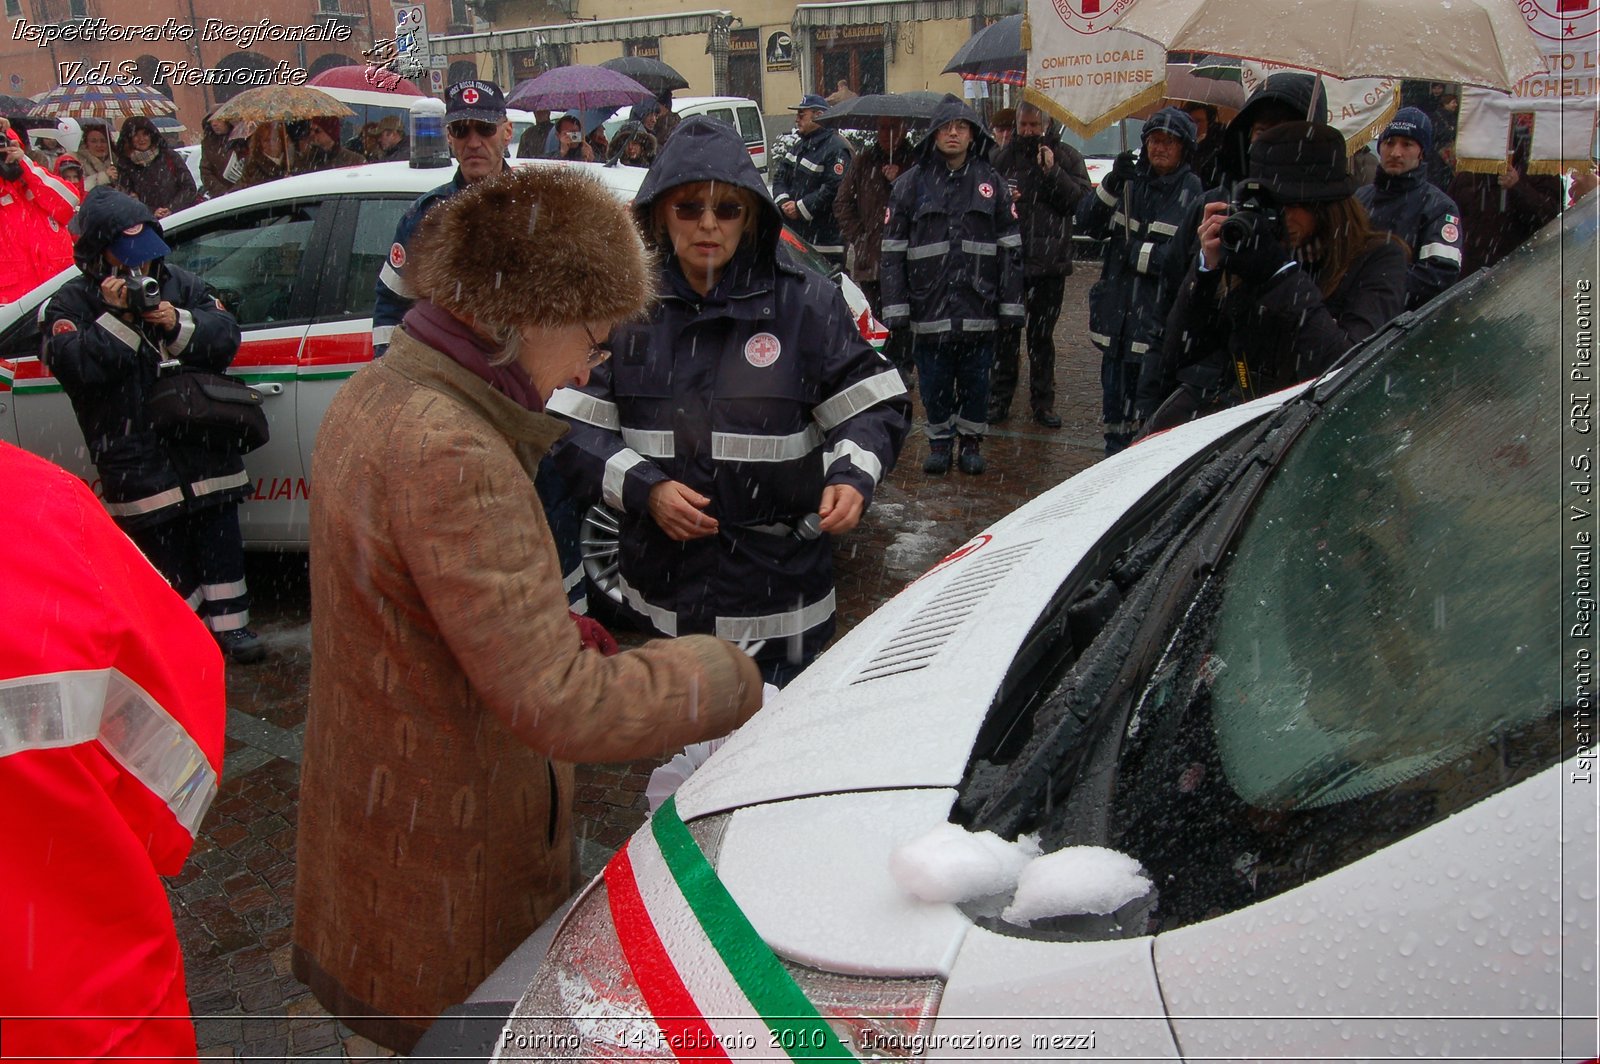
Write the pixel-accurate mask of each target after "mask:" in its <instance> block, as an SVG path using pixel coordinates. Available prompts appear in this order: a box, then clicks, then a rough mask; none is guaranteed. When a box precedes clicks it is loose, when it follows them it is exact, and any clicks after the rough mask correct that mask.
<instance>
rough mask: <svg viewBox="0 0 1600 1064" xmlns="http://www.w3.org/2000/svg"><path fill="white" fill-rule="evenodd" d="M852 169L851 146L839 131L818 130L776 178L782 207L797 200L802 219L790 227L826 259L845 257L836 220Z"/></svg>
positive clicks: (776, 195) (774, 186) (775, 188)
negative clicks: (835, 208) (846, 175)
mask: <svg viewBox="0 0 1600 1064" xmlns="http://www.w3.org/2000/svg"><path fill="white" fill-rule="evenodd" d="M849 168H850V145H849V144H847V143H846V142H845V139H844V138H843V137H841V136H840V135H839V134H838V132H837V131H836V130H832V129H816V130H813V131H812V132H811V133H810V134H809V135H808V136H804V137H801V138H800V140H799V142H798V143H797V144H796V145H795V149H794V161H793V162H792V163H788V162H787V160H785V165H784V166H783V167H782V168H781V169H780V170H779V171H778V172H777V173H776V174H774V175H773V179H772V198H773V200H774V201H775V202H776V203H777V204H778V206H779V207H782V206H783V204H784V201H785V200H794V203H795V207H796V208H797V209H798V210H799V211H800V217H799V218H796V219H793V220H792V221H791V222H790V223H789V226H790V228H791V229H793V230H794V231H795V232H796V233H798V234H799V235H800V237H801V239H803V240H805V241H806V243H808V244H810V245H811V246H812V247H814V248H816V249H817V250H818V251H820V252H822V253H823V254H824V255H836V256H842V255H843V254H844V237H843V236H841V235H840V233H839V221H838V219H837V218H835V217H834V216H833V201H834V198H835V197H836V196H838V194H839V185H840V183H841V182H843V181H844V173H845V171H846V170H848V169H849Z"/></svg>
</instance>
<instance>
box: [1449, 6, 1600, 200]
mask: <svg viewBox="0 0 1600 1064" xmlns="http://www.w3.org/2000/svg"><path fill="white" fill-rule="evenodd" d="M1519 6H1520V7H1521V9H1522V14H1523V17H1524V18H1526V19H1527V20H1528V26H1529V27H1530V28H1531V29H1532V30H1533V32H1534V35H1535V36H1536V37H1538V38H1539V44H1540V46H1541V48H1542V49H1543V51H1544V59H1545V71H1544V73H1542V74H1535V75H1533V76H1532V77H1527V78H1523V79H1522V80H1521V81H1519V82H1517V84H1516V85H1515V86H1513V87H1512V91H1511V94H1510V95H1509V96H1508V95H1506V94H1505V93H1503V92H1490V91H1489V90H1487V89H1475V88H1470V87H1463V88H1462V92H1461V120H1460V124H1459V125H1458V126H1457V128H1456V168H1457V169H1458V170H1470V171H1474V172H1476V173H1490V174H1497V173H1503V172H1504V171H1505V169H1506V162H1507V159H1508V158H1509V156H1510V154H1511V152H1512V149H1513V147H1517V146H1521V145H1526V146H1527V150H1528V172H1529V173H1532V174H1559V173H1564V172H1565V171H1567V170H1569V169H1572V168H1573V167H1577V168H1579V169H1583V170H1588V169H1591V168H1592V167H1593V165H1594V151H1595V113H1596V108H1597V106H1600V95H1597V89H1600V83H1597V80H1596V73H1597V72H1596V69H1595V66H1596V59H1595V53H1596V52H1597V51H1600V5H1597V2H1596V0H1521V3H1520V5H1519ZM1519 142H1520V144H1519Z"/></svg>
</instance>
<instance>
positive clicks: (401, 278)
mask: <svg viewBox="0 0 1600 1064" xmlns="http://www.w3.org/2000/svg"><path fill="white" fill-rule="evenodd" d="M466 187H467V183H466V182H465V181H464V180H462V177H461V170H460V168H457V170H456V176H455V177H453V178H451V179H450V180H449V181H447V182H445V183H444V184H442V185H440V186H439V187H438V188H433V189H429V190H428V191H427V192H424V193H423V194H422V195H420V196H418V197H417V198H416V201H415V202H413V203H412V204H411V206H410V207H408V208H406V213H404V214H402V215H401V216H400V224H399V225H397V226H395V229H394V243H393V244H392V245H390V247H389V261H388V262H385V263H384V264H383V269H381V270H379V271H378V284H377V288H376V293H375V295H376V298H375V300H374V302H373V306H372V357H374V358H379V357H381V356H382V355H383V353H384V352H385V351H387V350H388V349H389V334H390V333H392V332H394V327H395V326H396V325H399V324H400V319H402V318H404V317H405V316H406V311H408V310H410V309H411V304H413V303H415V302H416V301H417V297H416V293H414V292H412V291H411V286H410V285H409V284H407V283H406V256H407V255H408V254H409V250H410V245H411V235H412V234H413V233H415V232H416V231H417V226H419V225H421V224H422V219H423V217H424V216H425V215H426V214H427V213H428V212H429V211H431V210H433V208H434V207H436V206H437V205H438V204H440V203H443V202H444V201H445V200H447V199H449V198H450V197H451V196H454V195H455V194H456V193H458V192H460V191H462V190H463V189H465V188H466Z"/></svg>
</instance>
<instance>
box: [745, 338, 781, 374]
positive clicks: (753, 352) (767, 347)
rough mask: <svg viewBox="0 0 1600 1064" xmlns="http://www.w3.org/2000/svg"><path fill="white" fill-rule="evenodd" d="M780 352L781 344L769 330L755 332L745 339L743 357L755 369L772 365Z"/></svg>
mask: <svg viewBox="0 0 1600 1064" xmlns="http://www.w3.org/2000/svg"><path fill="white" fill-rule="evenodd" d="M782 353H783V345H782V344H781V343H779V342H778V338H777V337H776V336H773V335H772V334H771V333H769V332H759V333H756V334H755V335H754V336H752V337H750V339H749V340H746V341H745V345H744V359H745V361H746V362H748V363H750V364H751V365H752V366H755V367H756V368H757V369H762V368H765V367H767V366H770V365H772V364H773V363H774V362H776V361H778V356H779V355H780V354H782Z"/></svg>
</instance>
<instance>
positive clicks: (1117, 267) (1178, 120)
mask: <svg viewBox="0 0 1600 1064" xmlns="http://www.w3.org/2000/svg"><path fill="white" fill-rule="evenodd" d="M1158 131H1159V132H1164V133H1167V134H1170V135H1171V136H1173V137H1176V138H1177V139H1178V140H1179V141H1180V142H1181V143H1182V144H1183V161H1182V162H1180V163H1179V164H1178V168H1177V169H1176V170H1174V171H1172V172H1171V173H1170V174H1157V173H1155V172H1154V171H1152V170H1151V169H1150V164H1149V162H1148V161H1147V158H1141V159H1140V160H1139V164H1138V167H1137V169H1136V170H1135V171H1134V176H1133V177H1132V178H1131V179H1130V180H1129V181H1128V184H1127V185H1126V187H1124V188H1123V189H1122V192H1121V194H1119V195H1112V194H1111V193H1110V192H1107V191H1106V189H1105V187H1104V186H1103V185H1102V186H1100V187H1098V188H1096V189H1095V190H1094V192H1093V194H1091V195H1088V196H1085V197H1083V201H1082V202H1081V203H1080V204H1079V205H1078V219H1077V221H1078V228H1079V229H1080V230H1082V231H1083V232H1084V233H1086V234H1088V235H1089V236H1091V237H1094V238H1095V239H1096V240H1102V241H1104V242H1105V247H1104V259H1103V265H1102V266H1101V270H1100V280H1098V281H1096V282H1095V284H1094V287H1093V288H1091V289H1090V290H1089V339H1090V340H1092V341H1093V342H1094V344H1095V346H1096V347H1098V348H1100V350H1101V351H1104V352H1107V353H1112V354H1120V355H1121V356H1122V357H1123V358H1125V359H1129V360H1133V361H1138V360H1141V359H1143V357H1144V356H1145V355H1146V354H1147V353H1149V352H1150V351H1152V350H1155V349H1157V348H1159V347H1160V346H1161V337H1162V333H1163V330H1164V329H1165V328H1166V322H1167V312H1168V311H1169V310H1171V309H1172V302H1173V300H1174V299H1176V298H1177V294H1178V286H1179V285H1180V284H1181V283H1182V282H1183V276H1184V273H1185V271H1186V270H1187V269H1188V265H1189V264H1188V263H1187V262H1186V261H1184V258H1183V253H1182V251H1181V247H1182V244H1181V241H1179V240H1178V239H1177V237H1178V235H1179V233H1180V232H1181V229H1182V226H1183V224H1184V220H1185V219H1186V218H1187V217H1188V216H1189V213H1190V210H1191V209H1192V208H1193V206H1194V204H1195V203H1197V202H1198V201H1199V199H1200V191H1201V190H1200V178H1199V177H1197V176H1196V175H1195V173H1194V171H1192V170H1191V169H1189V159H1190V158H1191V157H1192V156H1193V155H1194V150H1195V125H1194V120H1193V119H1191V118H1190V117H1189V116H1188V115H1186V114H1184V113H1183V112H1182V111H1180V110H1178V109H1177V108H1176V107H1163V108H1162V109H1161V110H1159V111H1157V112H1156V113H1155V114H1154V115H1152V116H1151V117H1150V120H1149V121H1148V122H1146V123H1145V125H1144V131H1143V134H1142V135H1143V137H1144V139H1145V140H1146V141H1148V140H1149V138H1150V135H1151V134H1152V133H1156V132H1158ZM1142 154H1143V155H1144V156H1146V157H1147V156H1148V154H1149V152H1148V151H1146V152H1144V153H1142Z"/></svg>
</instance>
